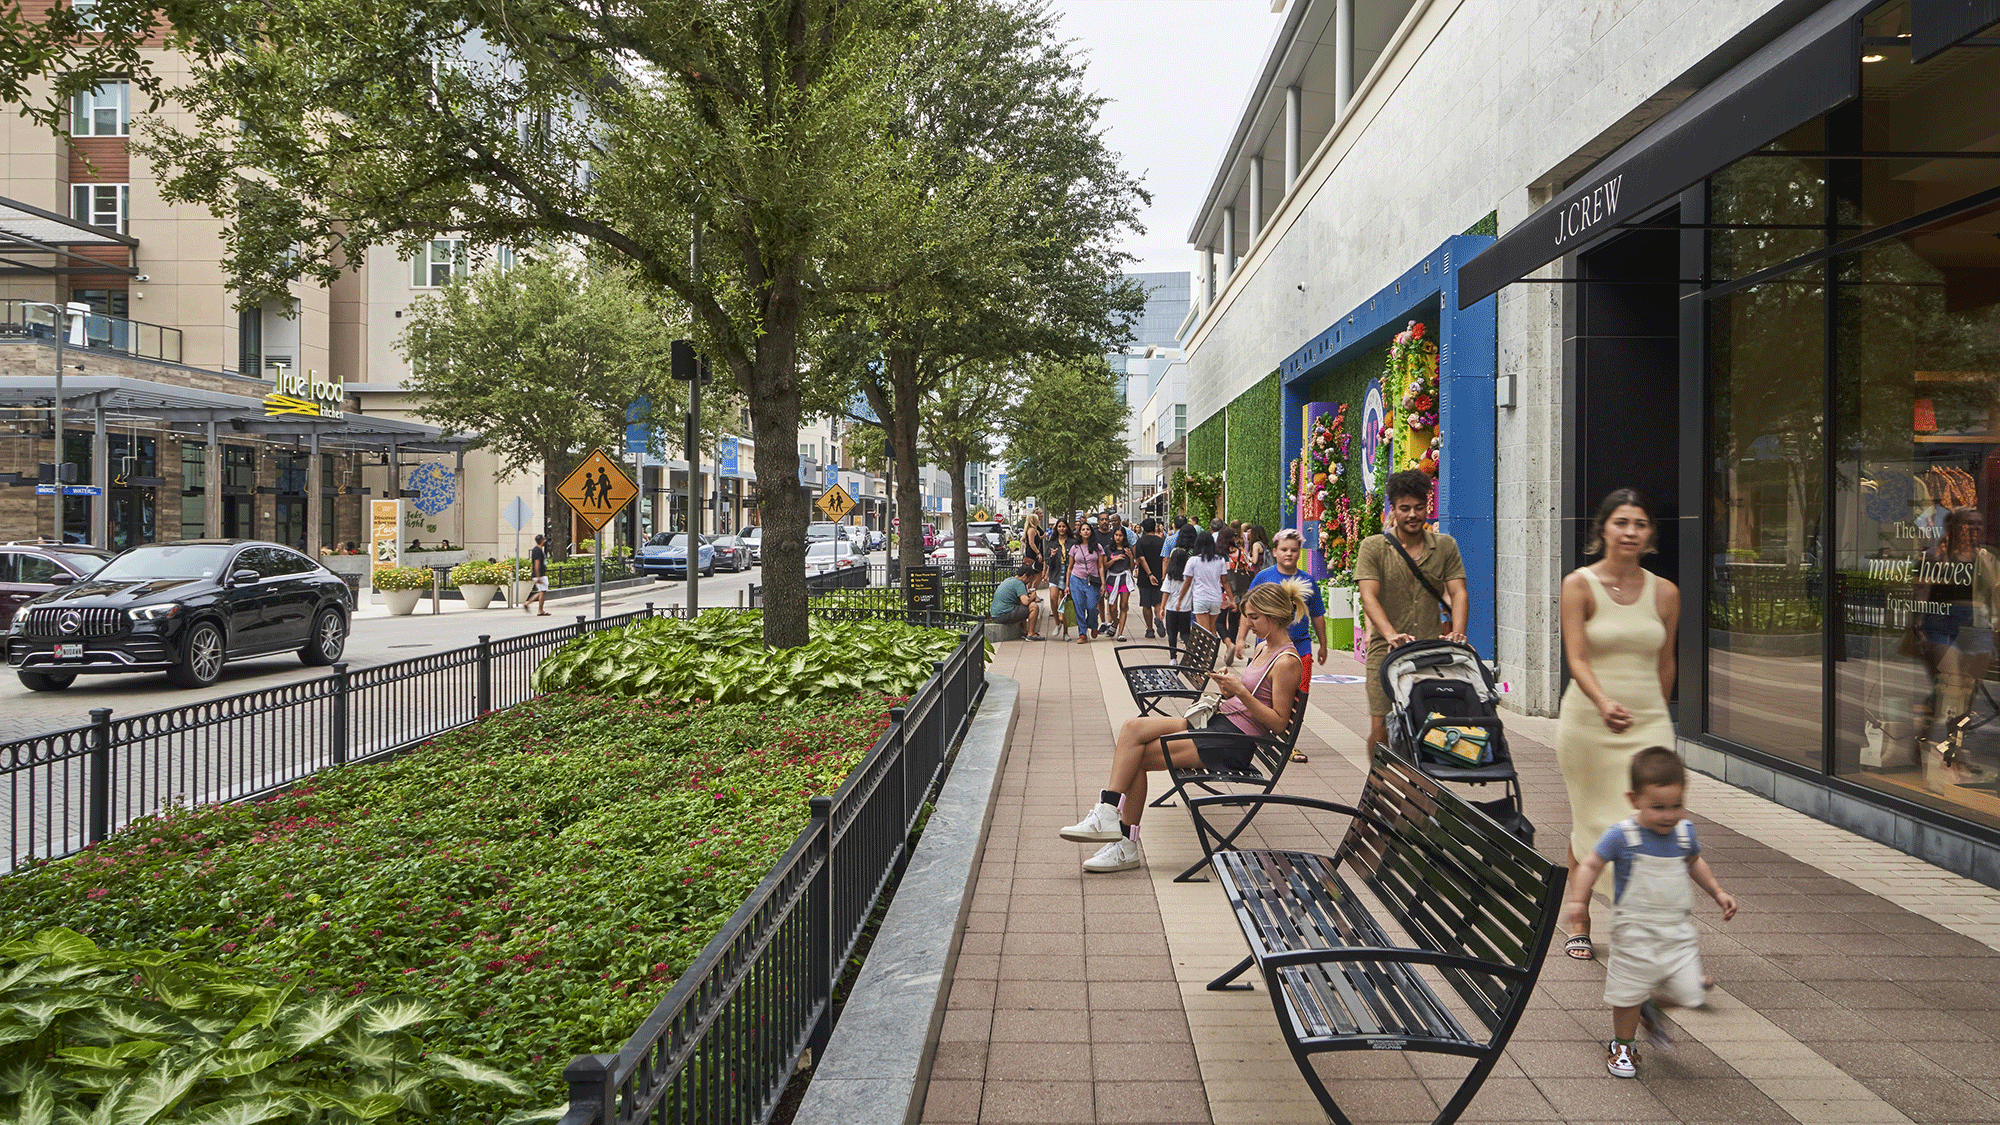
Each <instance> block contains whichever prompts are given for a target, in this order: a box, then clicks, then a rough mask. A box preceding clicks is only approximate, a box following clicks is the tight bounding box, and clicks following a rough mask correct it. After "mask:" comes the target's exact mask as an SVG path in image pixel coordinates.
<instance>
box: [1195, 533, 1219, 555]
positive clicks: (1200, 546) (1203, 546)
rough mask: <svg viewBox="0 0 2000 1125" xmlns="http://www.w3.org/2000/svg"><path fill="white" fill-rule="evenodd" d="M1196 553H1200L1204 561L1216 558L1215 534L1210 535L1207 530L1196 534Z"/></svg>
mask: <svg viewBox="0 0 2000 1125" xmlns="http://www.w3.org/2000/svg"><path fill="white" fill-rule="evenodd" d="M1194 553H1195V554H1196V555H1199V556H1200V557H1201V560H1202V561H1203V562H1207V561H1209V560H1210V559H1213V558H1215V536H1213V535H1210V534H1209V533H1208V532H1206V531H1204V532H1202V533H1201V534H1199V535H1197V536H1195V537H1194Z"/></svg>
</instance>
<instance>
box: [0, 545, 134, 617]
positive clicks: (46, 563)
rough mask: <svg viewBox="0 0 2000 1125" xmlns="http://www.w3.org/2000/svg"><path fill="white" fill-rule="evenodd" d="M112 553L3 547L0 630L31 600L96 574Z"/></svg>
mask: <svg viewBox="0 0 2000 1125" xmlns="http://www.w3.org/2000/svg"><path fill="white" fill-rule="evenodd" d="M110 558H111V552H110V551H100V550H98V549H97V548H95V547H72V546H69V545H67V544H57V543H0V629H5V628H6V627H7V626H8V624H9V623H10V622H12V621H13V620H14V611H15V610H16V609H18V608H19V607H20V605H21V603H22V602H25V601H27V600H28V599H29V598H33V597H38V596H40V595H42V594H46V593H48V592H49V591H50V590H53V589H55V588H56V587H58V586H68V585H72V584H74V583H76V582H78V581H81V580H82V579H84V578H87V577H89V576H90V575H92V574H94V573H96V571H97V568H98V567H101V566H103V565H104V564H105V562H106V560H108V559H110Z"/></svg>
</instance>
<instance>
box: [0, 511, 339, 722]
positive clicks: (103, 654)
mask: <svg viewBox="0 0 2000 1125" xmlns="http://www.w3.org/2000/svg"><path fill="white" fill-rule="evenodd" d="M353 615H354V596H353V594H352V593H351V592H350V591H349V590H348V588H347V583H345V582H343V581H341V579H340V577H339V576H338V575H336V574H334V573H333V572H332V571H329V570H327V569H326V568H325V567H323V566H321V565H319V564H318V563H316V562H314V561H313V560H311V559H309V558H307V557H305V556H304V555H301V554H299V553H298V552H297V551H294V550H292V549H291V548H289V547H281V546H279V545H278V544H276V543H258V542H252V541H247V540H241V539H192V540H187V541H184V542H179V543H149V544H147V545H145V546H143V547H134V548H132V549H131V550H129V551H126V552H125V553H124V554H121V555H119V556H118V557H116V558H114V559H112V560H111V561H110V562H108V563H105V564H104V567H103V568H102V569H101V570H99V571H97V573H95V574H92V575H91V576H90V577H89V578H86V579H84V580H82V581H78V582H76V583H73V584H71V585H68V586H64V587H61V588H59V589H56V590H54V591H52V592H50V593H47V594H43V595H42V596H40V597H38V598H35V599H34V600H32V601H30V602H28V603H27V604H25V605H23V606H22V607H21V608H20V610H19V611H18V612H16V613H15V615H14V622H13V626H12V627H11V628H10V629H9V630H8V633H7V663H8V664H10V665H12V666H13V667H14V669H15V670H16V672H17V673H18V674H19V675H20V677H21V682H22V683H23V684H25V685H27V686H28V687H29V688H32V689H34V690H35V691H60V690H61V689H63V688H66V687H68V686H69V685H70V684H72V683H74V682H75V681H76V677H77V676H78V675H79V674H83V673H99V672H157V671H164V672H166V673H167V678H168V679H170V680H172V681H173V682H174V683H176V684H179V685H181V686H183V687H205V686H207V685H209V684H212V683H214V682H215V681H216V678H217V677H219V676H221V675H222V665H223V663H224V662H225V661H230V660H238V659H241V658H243V657H246V656H264V655H267V654H270V653H274V652H285V651H288V650H296V651H297V652H298V654H299V659H300V660H302V661H304V662H305V663H307V664H316V665H324V664H332V663H333V662H334V661H336V660H339V659H340V654H341V652H342V651H343V650H344V649H345V648H346V647H347V629H348V623H349V622H350V621H351V620H353Z"/></svg>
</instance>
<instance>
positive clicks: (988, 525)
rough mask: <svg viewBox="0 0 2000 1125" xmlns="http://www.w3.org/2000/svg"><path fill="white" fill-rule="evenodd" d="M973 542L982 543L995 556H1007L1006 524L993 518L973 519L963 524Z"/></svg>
mask: <svg viewBox="0 0 2000 1125" xmlns="http://www.w3.org/2000/svg"><path fill="white" fill-rule="evenodd" d="M965 533H966V534H967V535H968V536H970V537H971V539H972V541H973V542H974V543H984V544H986V546H987V547H989V548H991V549H992V551H993V554H994V556H995V557H997V558H1001V559H1004V558H1006V557H1007V525H1006V524H1003V523H999V522H997V521H994V520H974V521H972V522H971V523H968V524H966V525H965Z"/></svg>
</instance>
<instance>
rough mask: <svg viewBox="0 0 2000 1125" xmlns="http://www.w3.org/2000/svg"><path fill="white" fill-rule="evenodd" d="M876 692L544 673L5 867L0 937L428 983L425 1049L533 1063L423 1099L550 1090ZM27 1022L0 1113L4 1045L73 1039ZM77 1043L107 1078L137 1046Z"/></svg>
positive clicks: (846, 754) (492, 1105)
mask: <svg viewBox="0 0 2000 1125" xmlns="http://www.w3.org/2000/svg"><path fill="white" fill-rule="evenodd" d="M743 616H745V617H748V616H750V615H743ZM683 627H684V628H685V627H686V626H683ZM817 631H818V627H816V632H817ZM944 636H945V640H947V641H949V640H951V639H952V638H951V637H950V635H949V634H945V635H944ZM883 639H884V640H885V641H886V639H887V638H886V635H885V636H884V637H883ZM846 643H853V638H852V637H849V638H848V639H847V642H846ZM815 647H818V645H817V644H816V645H815ZM949 648H950V645H949V644H946V645H945V649H946V651H949ZM795 659H796V658H795V657H789V656H787V657H783V658H781V660H780V663H784V664H786V666H789V663H790V661H792V660H795ZM919 659H923V658H919ZM924 667H925V668H926V669H927V668H928V664H927V662H926V663H925V664H924ZM863 678H866V677H863ZM895 702H897V700H896V699H894V698H892V697H887V696H885V695H883V694H881V693H880V692H878V691H868V690H856V689H855V687H853V686H848V687H845V688H842V689H839V690H835V691H834V692H833V693H832V694H819V695H815V696H813V697H811V698H809V699H806V700H804V701H801V702H795V703H793V704H792V705H790V706H777V705H774V704H771V703H768V702H753V703H736V704H720V705H717V704H707V703H677V702H669V701H666V700H660V699H654V700H647V699H633V698H613V697H607V696H602V695H579V694H558V695H553V696H548V697H545V698H542V699H539V700H536V701H533V702H530V703H526V704H523V705H521V706H519V707H516V708H513V709H512V710H509V711H507V712H504V713H501V714H497V715H494V716H490V717H488V718H487V719H485V720H483V721H482V722H480V723H479V724H477V725H476V726H474V727H471V728H467V729H466V730H463V731H459V732H455V733H453V734H451V735H447V736H445V737H443V738H440V739H438V740H437V741H436V742H434V743H431V744H428V745H426V746H424V747H421V748H419V749H417V750H415V751H413V752H411V753H409V754H406V755H404V756H402V757H400V758H398V759H396V760H394V761H390V762H386V763H379V764H370V765H362V766H355V767H349V768H345V769H340V770H334V771H330V772H328V773H324V774H321V775H319V776H317V777H315V778H314V779H312V781H311V782H310V783H308V784H306V785H303V786H301V787H299V788H296V789H294V790H292V791H291V792H289V793H287V794H285V795H283V796H281V797H279V798H277V799H274V800H271V801H267V802H264V803H261V804H257V805H249V806H220V807H210V808H203V809H196V810H176V811H174V812H171V813H169V814H168V815H165V816H161V817H157V818H153V819H150V820H147V821H143V822H141V823H139V824H137V825H135V826H134V827H133V828H132V829H131V830H129V831H127V832H124V833H122V834H120V835H119V836H117V837H115V838H113V839H111V840H109V841H107V842H105V843H103V844H100V845H97V846H95V847H92V848H90V849H88V850H86V851H85V852H83V853H81V854H80V855H78V856H75V857H73V858H72V859H69V860H65V861H59V862H54V863H49V864H44V865H41V866H38V867H35V868H33V869H31V870H26V871H23V872H21V873H19V874H16V875H14V876H12V877H10V878H7V879H4V880H0V940H13V939H21V938H24V937H26V936H28V935H32V934H36V933H38V932H41V931H47V930H50V929H53V928H56V927H69V928H71V929H73V930H75V931H77V932H79V933H81V934H82V935H84V936H85V937H87V938H89V939H90V940H91V941H93V942H95V943H97V945H99V946H101V947H103V948H105V949H107V950H113V949H116V950H165V951H171V952H174V953H178V954H181V955H183V956H184V957H185V958H186V960H187V961H188V962H189V963H190V964H196V963H199V964H203V965H208V964H213V965H216V966H221V967H224V968H227V969H230V970H238V969H250V970H255V972H256V973H257V974H261V975H262V977H263V978H264V980H265V983H267V984H270V985H277V986H284V985H291V986H295V987H296V988H297V989H298V990H299V995H300V996H301V997H302V998H306V999H314V998H325V997H332V998H341V999H348V998H351V999H353V1000H357V1001H360V1000H377V1001H379V1000H381V999H384V998H397V997H405V996H408V997H417V998H421V999H422V1000H424V1001H426V1002H427V1003H428V1004H429V1006H430V1007H431V1008H434V1009H436V1013H437V1014H436V1018H434V1019H432V1020H429V1021H428V1022H426V1023H424V1024H423V1025H422V1026H421V1028H420V1029H418V1030H419V1032H420V1039H421V1045H422V1046H423V1047H424V1048H425V1049H428V1050H431V1051H442V1052H449V1053H450V1054H451V1055H453V1056H457V1057H459V1058H462V1059H464V1060H468V1061H469V1062H470V1063H472V1064H484V1065H487V1066H491V1067H494V1068H497V1069H498V1070H501V1071H504V1072H506V1073H508V1074H511V1075H512V1076H513V1077H514V1078H515V1079H517V1080H519V1081H520V1082H521V1083H522V1084H523V1085H525V1086H526V1087H527V1088H528V1093H526V1094H524V1095H507V1094H504V1093H500V1092H497V1091H495V1090H493V1089H492V1088H484V1089H480V1090H478V1091H476V1092H474V1091H469V1090H458V1089H451V1088H440V1089H437V1090H434V1091H432V1094H431V1102H432V1109H433V1111H434V1114H435V1116H434V1117H433V1118H432V1120H436V1121H439V1122H492V1121H499V1120H502V1119H504V1118H506V1117H508V1116H509V1115H510V1114H511V1113H514V1112H516V1111H523V1110H531V1109H535V1108H543V1107H550V1106H559V1105H561V1104H562V1103H563V1101H564V1099H565V1097H566V1091H565V1090H564V1089H563V1087H562V1084H561V1082H560V1080H559V1072H560V1071H561V1069H562V1066H563V1064H564V1063H566V1062H567V1061H568V1060H569V1059H570V1058H571V1057H572V1056H573V1055H576V1054H579V1053H586V1052H599V1051H606V1050H612V1049H615V1048H616V1047H617V1046H618V1045H619V1044H621V1043H622V1042H624V1040H625V1038H626V1036H627V1035H629V1034H630V1033H631V1032H632V1030H633V1029H634V1028H635V1027H637V1025H638V1024H639V1022H640V1020H641V1019H642V1018H643V1017H644V1016H645V1014H646V1013H647V1012H648V1011H650V1010H651V1009H652V1007H653V1006H654V1005H655V1004H656V1003H657V1002H658V1000H659V999H660V997H661V996H662V995H664V993H665V991H666V989H667V988H668V986H669V985H670V984H671V982H672V981H673V980H674V979H675V977H676V976H678V975H679V973H680V972H681V970H682V969H683V968H684V967H685V966H686V965H687V964H688V962H689V961H690V960H691V959H692V958H693V957H694V955H695V954H696V953H697V952H698V951H699V950H700V949H701V947H702V946H703V945H704V944H705V943H706V942H707V940H708V939H709V938H710V937H711V936H712V935H713V934H714V933H715V932H716V930H717V929H718V928H719V927H720V926H721V924H722V923H723V922H724V921H725V920H727V919H728V917H729V916H730V914H731V913H732V912H733V911H734V910H735V909H736V907H737V905H738V904H740V903H741V901H742V900H743V898H744V896H745V895H746V894H747V892H748V891H749V890H750V889H751V888H752V887H754V886H755V885H756V884H757V882H758V881H759V879H760V878H761V877H762V875H763V873H764V872H765V871H766V870H767V869H768V868H769V866H770V864H771V863H772V862H773V861H774V860H775V859H776V858H777V857H778V856H779V855H780V854H782V852H783V851H784V849H785V848H786V847H787V846H788V845H789V844H790V843H791V841H792V840H793V838H794V837H795V836H796V835H797V833H798V832H799V830H800V829H801V828H802V827H803V826H804V825H805V823H806V821H807V819H808V816H809V810H808V806H807V800H808V798H810V797H812V796H815V795H819V794H829V793H832V792H834V791H835V790H836V789H837V788H838V787H839V786H840V784H841V782H842V780H843V779H844V778H845V777H846V776H847V774H848V772H849V771H850V769H851V768H852V767H853V766H854V764H855V763H856V762H858V761H859V760H860V759H861V757H862V756H863V755H864V754H865V753H866V752H867V750H868V748H869V747H870V745H872V744H873V742H874V741H875V740H876V738H878V737H879V736H880V734H881V733H882V731H883V730H884V729H886V727H887V724H888V715H887V709H888V708H889V707H890V706H892V705H894V704H895ZM9 960H10V959H9V958H8V957H7V956H6V955H5V954H4V953H0V981H4V980H5V978H6V977H7V975H8V971H7V967H6V966H7V963H8V961H9ZM13 987H14V986H0V998H4V1000H5V1001H6V1002H5V1003H4V1005H0V1019H4V1020H7V1021H11V1023H7V1022H0V1029H4V1028H6V1027H8V1026H12V1025H20V1026H23V1027H29V1028H30V1033H32V1032H33V1030H34V1026H33V1025H32V1023H31V1022H24V1021H26V1020H27V1017H24V1016H22V1015H21V1014H20V1013H21V1011H22V1010H23V1009H22V1005H21V1004H20V1003H18V1002H17V1001H18V1000H19V999H20V997H18V996H17V995H15V994H12V993H9V992H8V991H7V990H8V989H10V988H13ZM41 1026H43V1027H44V1028H47V1030H43V1031H42V1033H41V1036H40V1038H39V1039H33V1040H25V1041H16V1042H13V1043H10V1044H7V1045H5V1046H0V1119H6V1120H14V1119H17V1115H16V1110H17V1108H18V1107H17V1105H16V1102H15V1100H14V1099H15V1098H17V1097H18V1096H19V1095H18V1091H15V1090H10V1089H9V1088H8V1086H7V1082H6V1079H5V1077H4V1071H5V1066H6V1064H7V1063H8V1062H10V1061H12V1060H14V1059H18V1058H21V1057H29V1056H34V1057H42V1058H48V1057H50V1056H51V1055H52V1052H53V1051H54V1050H55V1049H56V1048H58V1047H63V1046H74V1045H76V1044H75V1041H74V1040H70V1041H64V1042H56V1041H53V1039H54V1038H55V1037H57V1036H58V1031H57V1030H56V1029H55V1028H54V1026H53V1025H46V1024H45V1025H41ZM5 1035H6V1032H5V1031H4V1030H0V1040H4V1039H5ZM133 1037H137V1038H143V1035H142V1034H140V1033H139V1032H137V1031H135V1032H133V1033H132V1034H131V1035H130V1036H126V1038H128V1039H129V1038H133ZM97 1045H99V1046H102V1045H104V1044H103V1043H101V1042H100V1043H99V1044H97ZM61 1063H62V1065H64V1066H66V1067H69V1068H70V1069H75V1068H77V1067H82V1066H84V1065H85V1064H83V1063H80V1062H77V1061H75V1058H74V1057H73V1056H72V1057H66V1058H65V1059H63V1060H61ZM89 1065H90V1067H93V1068H95V1070H96V1071H97V1075H98V1078H99V1079H100V1080H102V1081H103V1082H109V1078H110V1077H111V1076H116V1075H120V1074H125V1075H126V1076H129V1077H132V1078H135V1079H136V1078H137V1077H139V1076H140V1075H141V1074H143V1072H144V1071H145V1069H146V1066H147V1060H146V1057H145V1051H144V1049H140V1050H137V1051H135V1052H133V1053H131V1054H130V1055H128V1056H125V1057H121V1058H98V1059H97V1060H96V1061H94V1062H93V1063H91V1064H89ZM111 1084H112V1085H115V1083H111ZM406 1112H407V1110H404V1111H399V1112H398V1113H395V1114H390V1115H389V1116H390V1117H391V1118H393V1119H401V1118H402V1116H403V1114H404V1113H406ZM276 1119H277V1120H300V1121H303V1120H306V1117H305V1115H304V1114H299V1115H296V1116H281V1117H278V1118H276ZM355 1119H356V1120H359V1118H355Z"/></svg>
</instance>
